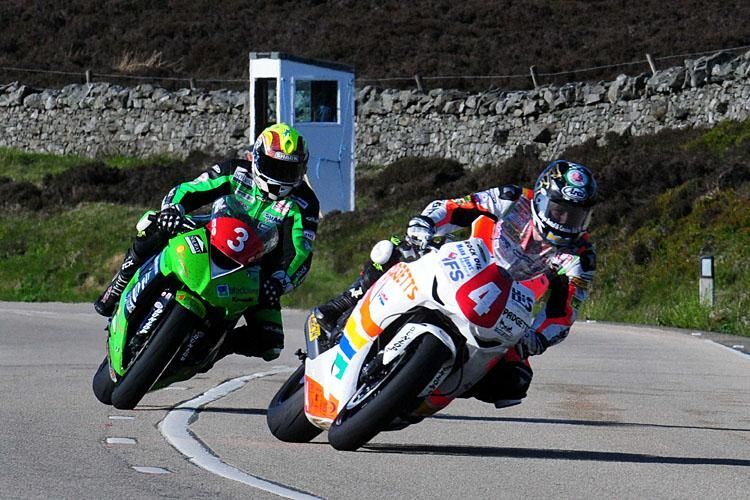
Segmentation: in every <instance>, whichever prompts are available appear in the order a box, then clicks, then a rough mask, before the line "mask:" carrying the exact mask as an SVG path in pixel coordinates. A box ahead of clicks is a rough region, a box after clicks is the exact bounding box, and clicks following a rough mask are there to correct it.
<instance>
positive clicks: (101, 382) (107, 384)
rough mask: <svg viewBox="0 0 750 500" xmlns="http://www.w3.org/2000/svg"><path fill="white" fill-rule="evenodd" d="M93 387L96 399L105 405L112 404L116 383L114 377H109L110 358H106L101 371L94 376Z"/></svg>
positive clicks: (100, 367)
mask: <svg viewBox="0 0 750 500" xmlns="http://www.w3.org/2000/svg"><path fill="white" fill-rule="evenodd" d="M91 386H92V388H93V389H94V395H95V396H96V399H98V400H99V401H101V402H102V403H104V404H105V405H111V404H112V390H113V389H114V388H115V383H114V382H113V381H112V377H110V376H109V359H108V358H104V361H102V364H100V365H99V369H97V370H96V373H95V374H94V380H92V382H91Z"/></svg>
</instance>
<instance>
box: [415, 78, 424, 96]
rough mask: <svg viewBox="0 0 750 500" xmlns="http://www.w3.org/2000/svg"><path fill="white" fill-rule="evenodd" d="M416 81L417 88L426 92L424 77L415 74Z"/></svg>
mask: <svg viewBox="0 0 750 500" xmlns="http://www.w3.org/2000/svg"><path fill="white" fill-rule="evenodd" d="M414 81H415V82H417V90H418V91H419V92H422V93H424V82H423V81H422V77H421V76H419V75H414Z"/></svg>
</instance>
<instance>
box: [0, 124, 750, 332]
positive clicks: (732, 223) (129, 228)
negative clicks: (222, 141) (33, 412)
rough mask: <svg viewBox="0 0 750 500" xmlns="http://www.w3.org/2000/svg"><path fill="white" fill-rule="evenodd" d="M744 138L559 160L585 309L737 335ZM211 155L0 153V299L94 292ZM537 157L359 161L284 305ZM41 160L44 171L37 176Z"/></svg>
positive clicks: (335, 286)
mask: <svg viewBox="0 0 750 500" xmlns="http://www.w3.org/2000/svg"><path fill="white" fill-rule="evenodd" d="M748 139H750V122H746V123H724V124H722V125H720V126H718V127H716V128H714V129H712V130H708V131H696V130H692V131H665V132H663V133H661V134H658V135H656V136H652V137H641V138H632V137H619V136H611V137H608V141H609V144H608V145H607V146H606V147H598V146H596V144H595V143H594V142H591V143H587V144H584V145H583V146H579V147H576V148H573V149H571V150H569V151H566V152H565V153H564V154H563V155H562V157H564V158H568V159H571V160H575V161H578V162H581V163H583V164H585V165H587V166H589V167H590V168H591V169H592V170H593V171H594V173H595V175H596V176H597V178H598V181H599V185H600V195H601V201H600V203H599V206H598V208H597V211H596V212H595V218H594V223H593V225H592V237H593V240H594V242H595V244H596V246H597V250H598V257H599V259H598V272H597V277H596V280H595V283H594V287H593V291H592V296H591V300H590V301H589V302H588V303H587V304H586V306H585V308H584V310H583V312H582V315H583V316H584V317H587V318H591V319H597V320H609V321H625V322H632V323H648V324H658V325H668V326H675V327H684V328H695V329H703V330H713V331H721V332H729V333H738V334H742V335H750V314H749V313H748V309H750V308H749V307H748V305H750V304H749V303H750V292H749V291H748V284H749V283H750V263H748V256H749V255H750V253H748V250H747V249H748V248H750V166H749V165H750V162H749V161H748V160H747V158H750V140H748ZM11 160H12V161H11ZM211 160H212V159H211V158H207V157H204V156H200V155H195V156H193V157H191V158H190V159H188V160H187V161H186V162H180V161H178V160H170V159H164V158H160V159H146V160H137V161H136V160H132V161H128V160H124V159H121V158H120V159H105V160H97V161H91V160H84V159H76V158H56V157H51V156H47V155H32V154H27V153H19V152H14V151H10V150H0V208H2V215H0V276H2V277H3V279H2V280H0V300H32V301H49V300H61V301H90V300H93V299H94V298H95V296H96V294H97V293H98V292H99V291H100V290H101V289H102V287H103V286H104V285H105V283H107V281H108V279H109V278H110V277H111V276H112V274H113V273H114V271H115V269H116V267H117V265H118V264H119V259H120V257H121V255H122V253H123V252H124V250H125V248H126V247H127V246H128V245H129V244H130V239H131V237H132V235H133V225H134V224H135V221H136V220H137V218H138V216H139V215H140V213H141V212H142V211H143V210H145V209H146V208H148V207H153V206H156V205H158V203H159V200H160V198H161V196H163V194H164V193H166V192H167V191H168V190H169V189H170V188H171V187H172V186H173V185H174V184H175V183H177V182H179V181H180V180H185V179H190V178H192V177H193V176H195V175H197V174H198V173H199V172H200V171H201V169H202V168H204V167H205V166H208V165H210V163H211ZM19 164H22V165H23V164H26V165H33V168H32V167H29V168H26V169H24V168H19V166H18V165H19ZM45 165H46V166H45ZM543 166H544V162H543V161H541V160H540V159H538V158H537V157H535V156H533V155H530V156H524V155H523V154H519V155H518V156H516V157H514V158H511V159H510V160H508V161H506V162H504V163H502V164H500V165H488V166H479V167H475V168H471V169H468V168H464V167H462V166H461V165H459V164H458V163H456V162H454V161H450V160H444V159H431V160H425V159H416V158H407V159H404V160H400V161H398V162H395V163H393V164H390V165H386V166H375V165H372V166H364V167H361V168H360V169H359V172H358V180H357V207H358V209H357V210H356V211H354V212H351V213H333V214H329V215H327V216H326V217H324V218H323V219H322V221H321V226H320V232H319V236H318V239H317V241H316V254H315V255H316V256H315V261H314V265H313V268H312V270H311V272H310V274H309V276H308V278H307V280H306V281H305V283H304V284H303V285H302V286H301V287H300V289H298V290H297V291H295V292H294V293H293V294H292V295H290V296H289V297H287V298H286V299H285V301H286V304H287V305H290V306H295V307H309V306H312V305H315V304H316V303H319V302H322V301H324V300H326V299H327V298H329V297H330V296H332V295H333V294H335V293H337V292H338V291H339V290H341V289H343V288H344V287H345V286H347V285H348V284H349V283H350V282H351V281H352V280H353V279H354V278H355V277H356V275H357V273H358V272H359V269H360V267H361V265H362V263H363V262H364V259H365V258H366V257H367V255H368V253H369V249H370V247H371V245H372V244H373V243H374V242H376V241H377V240H379V239H383V238H387V237H388V236H389V235H391V234H400V233H401V232H402V231H403V228H404V225H405V223H406V221H407V220H408V218H409V217H410V216H411V215H412V214H414V213H417V212H418V211H420V210H421V209H422V208H423V207H424V206H425V205H426V204H427V203H428V202H429V201H431V200H433V199H436V198H447V197H455V196H460V195H464V194H466V193H468V192H471V191H476V190H480V189H483V188H488V187H490V186H494V185H498V184H503V183H519V184H524V185H530V184H531V183H532V182H533V180H534V178H535V175H536V173H537V172H538V171H539V170H540V169H541V168H542V167H543ZM45 169H48V171H49V172H56V173H51V174H46V175H41V173H40V172H42V171H45ZM702 255H713V256H715V259H716V274H717V279H716V305H715V307H714V308H713V309H708V308H704V307H701V306H700V305H699V304H698V270H699V259H700V257H701V256H702Z"/></svg>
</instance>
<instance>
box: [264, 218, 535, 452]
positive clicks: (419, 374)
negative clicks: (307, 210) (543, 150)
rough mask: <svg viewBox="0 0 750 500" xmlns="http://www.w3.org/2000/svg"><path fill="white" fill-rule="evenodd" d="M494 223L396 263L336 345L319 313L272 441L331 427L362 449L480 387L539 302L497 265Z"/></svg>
mask: <svg viewBox="0 0 750 500" xmlns="http://www.w3.org/2000/svg"><path fill="white" fill-rule="evenodd" d="M494 226H495V224H494V221H492V220H491V219H489V218H487V217H484V216H482V217H480V218H478V219H477V220H476V221H475V222H474V224H473V226H472V234H471V237H469V238H468V239H466V240H463V241H456V242H450V243H445V244H444V245H443V246H441V247H440V248H436V249H435V251H432V252H428V253H426V254H425V255H424V256H422V257H421V258H420V259H418V260H415V261H413V262H410V263H399V264H397V265H395V266H394V267H392V268H391V269H390V270H388V272H387V273H386V274H385V275H383V276H382V277H381V278H380V279H379V280H378V281H377V282H376V283H375V284H373V286H372V287H371V288H370V289H369V290H368V291H367V293H366V294H365V295H364V297H363V298H362V299H361V300H360V301H359V303H358V304H357V305H356V306H355V308H354V310H353V311H352V313H351V315H350V316H349V318H348V320H347V321H346V324H345V326H344V328H343V330H342V331H339V332H338V333H337V334H334V335H333V336H332V338H330V339H328V338H327V336H326V334H325V332H322V331H321V328H320V326H319V325H318V323H317V321H316V319H315V316H314V315H312V314H311V315H310V316H309V318H308V321H307V325H306V327H305V336H306V341H307V353H306V354H303V355H302V356H301V357H303V358H304V364H303V365H302V366H300V367H299V369H298V370H297V371H295V372H294V373H293V374H292V375H291V377H290V378H289V379H288V380H287V381H286V382H285V383H284V385H283V386H282V387H281V389H280V390H279V391H278V392H277V394H276V395H275V397H274V398H273V400H272V401H271V403H270V406H269V408H268V413H267V421H268V426H269V428H270V430H271V432H272V433H273V435H274V436H275V437H277V438H278V439H280V440H282V441H287V442H308V441H310V440H312V439H313V438H315V437H316V436H317V435H318V434H320V433H321V432H322V431H324V430H327V431H328V440H329V442H330V444H331V445H332V446H333V447H334V448H336V449H339V450H356V449H357V448H359V447H360V446H362V445H364V444H365V443H367V442H368V441H369V440H371V439H372V438H373V437H374V436H375V435H377V434H378V433H379V432H381V431H386V430H398V429H403V428H404V427H406V426H407V425H410V424H413V423H416V422H419V421H420V420H422V419H423V418H424V417H426V416H428V415H431V414H433V413H435V412H437V411H439V410H440V409H442V408H444V407H445V406H447V405H448V404H449V403H450V402H451V401H452V400H453V399H455V398H456V397H459V396H461V395H463V394H466V393H467V392H468V391H469V390H470V389H471V388H472V387H473V386H474V385H475V384H476V383H477V382H479V381H480V380H481V379H482V378H483V377H484V376H485V374H487V372H488V371H489V370H490V369H491V368H492V367H493V366H494V365H495V364H497V363H498V362H499V361H500V360H501V358H502V357H503V356H504V354H505V353H506V351H507V350H508V349H510V348H512V347H513V346H514V345H515V344H516V343H517V342H518V340H519V339H520V338H521V336H523V335H524V333H525V332H526V331H527V329H528V328H529V327H530V325H531V322H532V309H533V306H534V303H535V301H536V296H535V292H534V290H533V288H534V287H533V286H531V285H530V284H529V283H526V282H520V281H514V280H513V279H512V278H511V276H510V274H509V273H508V271H507V270H506V269H504V268H502V267H500V266H498V265H497V264H496V261H495V259H494V258H493V255H492V234H493V228H494Z"/></svg>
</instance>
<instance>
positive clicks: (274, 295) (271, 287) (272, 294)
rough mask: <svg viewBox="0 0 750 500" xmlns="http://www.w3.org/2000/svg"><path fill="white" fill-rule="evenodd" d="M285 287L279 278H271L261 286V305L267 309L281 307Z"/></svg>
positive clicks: (265, 280)
mask: <svg viewBox="0 0 750 500" xmlns="http://www.w3.org/2000/svg"><path fill="white" fill-rule="evenodd" d="M282 293H284V286H283V285H282V284H281V281H279V280H278V279H277V278H274V277H273V276H269V277H267V278H265V279H264V280H263V282H262V283H261V284H260V300H259V302H260V304H261V305H263V306H265V307H273V308H277V307H280V305H279V304H280V300H281V294H282Z"/></svg>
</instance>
